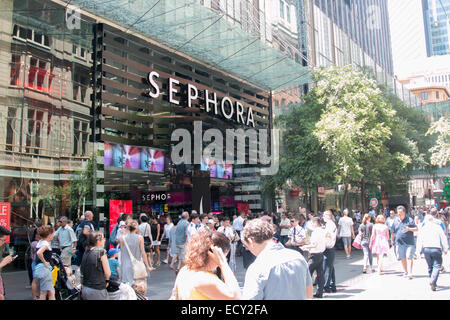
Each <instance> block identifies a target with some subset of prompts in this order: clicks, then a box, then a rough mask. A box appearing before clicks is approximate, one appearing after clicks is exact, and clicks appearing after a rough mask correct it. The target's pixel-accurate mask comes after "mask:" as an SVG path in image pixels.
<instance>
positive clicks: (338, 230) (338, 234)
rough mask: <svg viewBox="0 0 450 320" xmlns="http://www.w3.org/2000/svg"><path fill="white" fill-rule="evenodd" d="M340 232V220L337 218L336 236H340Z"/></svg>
mask: <svg viewBox="0 0 450 320" xmlns="http://www.w3.org/2000/svg"><path fill="white" fill-rule="evenodd" d="M340 234H341V220H339V222H338V229H337V233H336V237H338V238H340Z"/></svg>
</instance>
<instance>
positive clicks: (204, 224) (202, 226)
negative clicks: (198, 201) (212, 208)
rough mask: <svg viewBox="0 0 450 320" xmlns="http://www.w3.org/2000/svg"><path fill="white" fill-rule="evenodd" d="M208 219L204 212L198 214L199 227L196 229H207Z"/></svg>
mask: <svg viewBox="0 0 450 320" xmlns="http://www.w3.org/2000/svg"><path fill="white" fill-rule="evenodd" d="M208 220H209V219H208V215H207V214H206V213H203V214H201V215H200V227H199V228H198V231H200V230H208V229H209V227H208Z"/></svg>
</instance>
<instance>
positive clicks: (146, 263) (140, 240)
mask: <svg viewBox="0 0 450 320" xmlns="http://www.w3.org/2000/svg"><path fill="white" fill-rule="evenodd" d="M139 248H140V249H141V255H142V260H143V261H144V264H145V266H146V267H147V270H148V272H151V271H153V269H152V268H150V264H149V263H148V260H147V254H146V253H145V248H144V237H143V236H139Z"/></svg>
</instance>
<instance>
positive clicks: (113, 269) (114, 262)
mask: <svg viewBox="0 0 450 320" xmlns="http://www.w3.org/2000/svg"><path fill="white" fill-rule="evenodd" d="M108 263H109V268H110V269H111V275H112V276H116V277H119V274H118V273H117V268H119V267H120V264H119V261H118V260H117V259H114V258H109V259H108Z"/></svg>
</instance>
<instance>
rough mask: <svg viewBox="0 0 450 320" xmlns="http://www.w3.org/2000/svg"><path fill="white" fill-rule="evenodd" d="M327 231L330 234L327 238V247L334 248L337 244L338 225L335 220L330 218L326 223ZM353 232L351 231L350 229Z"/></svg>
mask: <svg viewBox="0 0 450 320" xmlns="http://www.w3.org/2000/svg"><path fill="white" fill-rule="evenodd" d="M325 231H326V233H328V234H329V237H328V238H326V241H325V243H326V246H327V248H333V247H334V245H335V244H336V231H337V230H336V225H335V224H334V222H333V221H331V220H329V221H327V223H326V225H325ZM350 232H351V231H350Z"/></svg>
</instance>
